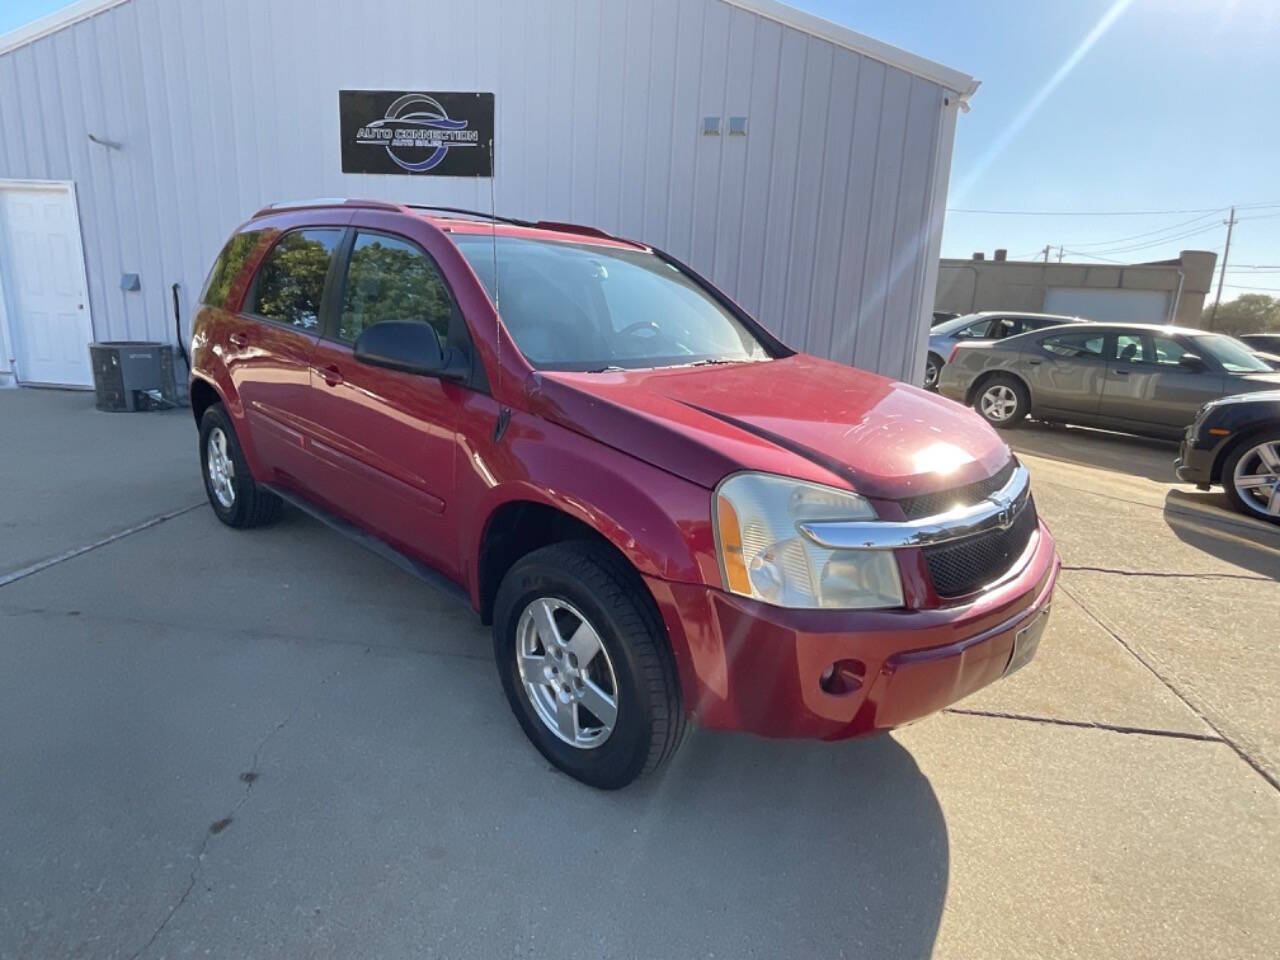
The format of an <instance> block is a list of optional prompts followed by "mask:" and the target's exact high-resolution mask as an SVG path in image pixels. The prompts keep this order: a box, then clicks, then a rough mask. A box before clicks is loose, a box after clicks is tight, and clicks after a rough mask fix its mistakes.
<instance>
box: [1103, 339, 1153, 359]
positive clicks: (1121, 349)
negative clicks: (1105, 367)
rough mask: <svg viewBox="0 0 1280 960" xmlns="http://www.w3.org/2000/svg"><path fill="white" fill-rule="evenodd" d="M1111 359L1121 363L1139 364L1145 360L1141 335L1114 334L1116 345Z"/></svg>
mask: <svg viewBox="0 0 1280 960" xmlns="http://www.w3.org/2000/svg"><path fill="white" fill-rule="evenodd" d="M1111 357H1112V359H1113V360H1119V361H1120V362H1121V363H1141V362H1142V361H1143V360H1145V359H1146V357H1145V356H1144V354H1143V351H1142V335H1141V334H1137V333H1119V334H1116V345H1115V347H1114V351H1113V353H1112V355H1111Z"/></svg>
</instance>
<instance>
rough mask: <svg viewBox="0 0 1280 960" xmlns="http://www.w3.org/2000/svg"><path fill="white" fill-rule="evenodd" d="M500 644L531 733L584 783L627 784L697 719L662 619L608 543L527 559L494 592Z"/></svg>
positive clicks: (519, 713)
mask: <svg viewBox="0 0 1280 960" xmlns="http://www.w3.org/2000/svg"><path fill="white" fill-rule="evenodd" d="M493 649H494V657H495V659H496V661H497V664H498V673H499V676H500V677H501V679H502V687H503V690H505V691H506V694H507V700H508V701H509V702H510V704H511V709H512V711H513V712H514V713H515V715H516V719H517V720H519V721H520V726H521V727H522V728H524V732H525V734H526V735H527V736H528V737H529V739H530V740H532V741H533V744H534V746H536V747H537V748H538V750H540V751H541V752H542V754H543V756H545V757H546V758H547V759H548V760H550V761H551V762H552V763H553V764H555V765H556V766H557V767H559V768H560V769H561V770H563V771H564V772H565V773H567V774H569V775H570V776H572V777H575V778H576V779H578V780H581V781H582V782H583V783H587V784H590V785H591V786H594V787H600V788H602V789H606V790H612V789H617V788H619V787H624V786H626V785H627V784H628V783H630V782H631V781H632V780H634V779H636V777H639V776H641V775H642V774H645V773H649V772H650V771H652V770H654V769H656V768H657V767H658V766H660V765H661V764H662V763H664V762H665V761H666V760H668V759H669V758H670V757H671V755H672V754H673V753H675V751H676V748H677V747H678V746H679V745H680V741H681V739H682V738H683V736H684V732H685V729H686V727H687V723H688V721H687V718H686V716H685V714H684V710H683V707H682V705H681V702H680V687H679V681H678V679H677V676H676V669H675V661H674V659H673V658H672V656H671V651H670V647H669V645H668V642H667V636H666V630H665V629H664V627H663V625H662V619H661V617H660V616H659V614H658V610H657V607H656V606H655V605H654V603H653V599H652V597H650V596H649V595H648V592H647V591H646V590H645V588H644V585H643V584H642V583H641V582H640V581H639V578H638V577H637V576H636V574H635V572H634V571H633V570H631V569H630V568H629V567H628V566H627V565H626V563H625V562H624V561H623V560H621V559H620V558H619V557H618V556H616V555H615V554H614V553H613V551H612V550H610V549H609V548H608V547H607V546H604V545H603V544H596V543H591V542H588V541H573V542H568V543H559V544H553V545H552V546H549V547H543V548H542V549H540V550H535V551H533V552H532V553H530V554H528V555H527V556H525V557H523V558H521V559H520V560H518V561H517V562H516V563H515V565H514V566H512V568H511V569H510V570H509V571H508V572H507V575H506V576H505V577H504V578H503V580H502V585H501V586H500V587H499V588H498V595H497V598H496V600H495V602H494V617H493Z"/></svg>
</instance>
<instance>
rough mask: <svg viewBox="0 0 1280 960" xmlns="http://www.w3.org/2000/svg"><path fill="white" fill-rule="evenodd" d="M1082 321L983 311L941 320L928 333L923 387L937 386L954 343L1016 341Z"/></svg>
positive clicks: (1081, 320) (1070, 318)
mask: <svg viewBox="0 0 1280 960" xmlns="http://www.w3.org/2000/svg"><path fill="white" fill-rule="evenodd" d="M1086 322H1087V321H1086V320H1084V319H1083V318H1082V317H1068V316H1063V315H1061V314H1056V313H1010V312H1008V311H1000V310H984V311H983V312H981V313H966V314H965V315H964V316H963V317H956V318H955V319H952V320H945V321H943V322H942V323H939V324H937V325H936V326H934V327H933V328H932V329H930V330H929V354H928V356H927V357H926V358H925V364H924V386H925V388H926V389H928V390H934V389H936V388H937V386H938V374H939V373H941V372H942V368H943V366H945V365H946V362H947V358H948V357H949V356H951V351H952V349H954V348H955V346H956V344H958V343H982V342H985V341H988V340H1003V339H1005V338H1006V337H1016V336H1017V335H1018V334H1020V333H1027V332H1028V331H1031V330H1043V329H1045V328H1046V327H1056V326H1058V325H1059V324H1063V323H1086Z"/></svg>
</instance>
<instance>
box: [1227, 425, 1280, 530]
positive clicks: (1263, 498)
mask: <svg viewBox="0 0 1280 960" xmlns="http://www.w3.org/2000/svg"><path fill="white" fill-rule="evenodd" d="M1231 482H1232V484H1233V485H1234V486H1235V488H1236V493H1237V494H1238V495H1239V497H1240V499H1241V500H1242V501H1243V502H1244V503H1245V504H1247V505H1248V506H1249V507H1250V508H1251V509H1253V510H1255V511H1257V512H1258V513H1260V514H1263V515H1265V516H1270V517H1277V516H1280V440H1268V441H1265V442H1264V443H1260V444H1258V445H1257V446H1256V447H1254V448H1253V449H1252V450H1249V451H1248V452H1246V453H1245V455H1244V456H1243V457H1241V458H1240V459H1239V460H1237V461H1236V469H1235V475H1234V476H1233V477H1232V478H1231Z"/></svg>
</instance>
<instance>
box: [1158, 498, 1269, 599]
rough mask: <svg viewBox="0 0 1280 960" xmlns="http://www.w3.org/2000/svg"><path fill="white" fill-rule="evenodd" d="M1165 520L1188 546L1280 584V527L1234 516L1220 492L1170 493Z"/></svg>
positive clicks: (1237, 515)
mask: <svg viewBox="0 0 1280 960" xmlns="http://www.w3.org/2000/svg"><path fill="white" fill-rule="evenodd" d="M1215 508H1216V509H1215ZM1218 510H1220V511H1222V513H1221V514H1219V513H1217V512H1216V511H1218ZM1164 520H1165V523H1167V524H1168V525H1169V529H1170V530H1172V531H1173V534H1174V536H1176V537H1177V538H1178V539H1179V540H1181V541H1182V542H1183V543H1185V544H1187V545H1188V546H1191V547H1195V548H1196V549H1197V550H1202V551H1204V552H1205V553H1208V554H1210V555H1212V556H1214V557H1217V558H1218V559H1219V560H1222V561H1225V562H1226V563H1230V564H1234V565H1235V566H1238V567H1243V568H1244V569H1246V570H1252V571H1253V572H1254V573H1258V574H1261V575H1262V576H1264V577H1271V578H1272V579H1274V580H1280V526H1276V527H1272V526H1270V525H1269V524H1266V523H1264V522H1263V521H1261V520H1254V519H1251V518H1249V517H1245V516H1242V515H1241V514H1239V513H1237V512H1235V511H1234V510H1233V509H1232V507H1231V504H1230V502H1229V501H1228V500H1227V497H1226V494H1224V493H1222V492H1221V491H1219V490H1215V491H1214V492H1212V493H1200V492H1196V493H1188V492H1186V491H1184V490H1170V491H1169V493H1168V494H1167V495H1166V496H1165V501H1164Z"/></svg>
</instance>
